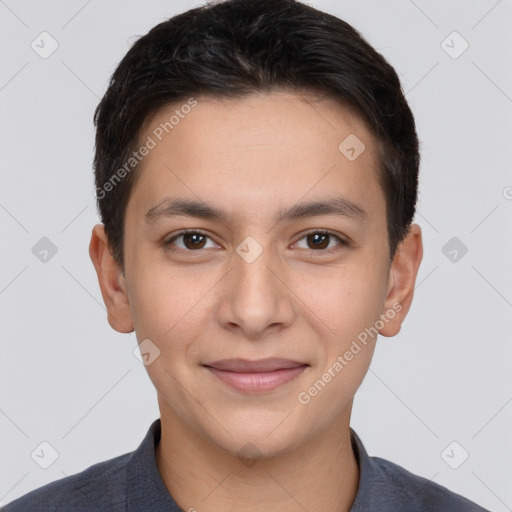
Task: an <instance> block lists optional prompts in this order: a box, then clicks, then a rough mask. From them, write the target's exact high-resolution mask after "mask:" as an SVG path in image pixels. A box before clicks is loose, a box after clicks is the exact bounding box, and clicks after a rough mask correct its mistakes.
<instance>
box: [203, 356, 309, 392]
mask: <svg viewBox="0 0 512 512" xmlns="http://www.w3.org/2000/svg"><path fill="white" fill-rule="evenodd" d="M203 366H204V367H205V368H206V369H207V370H208V371H210V372H211V373H212V374H213V375H215V376H216V377H217V378H218V379H220V380H221V381H222V382H224V383H225V384H228V385H229V386H231V387H232V388H235V389H236V390H238V391H243V392H253V393H258V392H260V393H261V392H266V391H272V390H274V389H277V388H278V387H280V386H282V385H284V384H286V383H287V382H290V381H291V380H293V379H295V378H296V377H297V376H299V375H300V374H301V373H302V372H303V371H304V370H305V369H306V368H308V367H309V365H308V364H306V363H301V362H298V361H292V360H290V359H282V358H268V359H259V360H255V361H251V360H248V359H222V360H219V361H214V362H212V363H208V364H204V365H203Z"/></svg>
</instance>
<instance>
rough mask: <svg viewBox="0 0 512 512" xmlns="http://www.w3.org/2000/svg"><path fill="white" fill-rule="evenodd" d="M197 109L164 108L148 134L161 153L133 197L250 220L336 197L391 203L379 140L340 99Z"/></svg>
mask: <svg viewBox="0 0 512 512" xmlns="http://www.w3.org/2000/svg"><path fill="white" fill-rule="evenodd" d="M194 102H195V105H194V106H193V107H190V106H187V105H191V104H193V103H191V102H190V101H187V100H184V101H183V102H182V103H175V104H173V105H169V106H166V107H165V108H162V109H161V110H160V111H158V112H157V113H156V115H155V116H154V117H153V118H152V119H151V120H150V122H149V123H147V124H146V127H145V129H144V130H143V131H142V132H141V137H140V140H141V141H142V143H144V141H148V140H149V139H151V140H152V141H153V144H152V145H154V147H153V148H152V149H151V151H149V152H148V154H147V156H145V157H144V158H143V160H142V161H141V163H140V164H139V169H138V171H137V172H139V173H140V176H139V178H138V179H137V182H136V185H135V187H134V190H133V191H132V196H133V195H135V196H136V199H137V203H140V205H142V204H143V205H144V206H146V207H148V208H149V207H152V206H154V204H155V203H157V202H158V201H161V200H162V199H163V198H164V197H165V196H166V195H172V196H176V195H185V196H187V197H188V198H191V199H195V200H202V199H205V198H208V203H209V204H211V203H212V202H213V203H215V202H217V205H218V206H219V207H220V206H222V207H223V208H224V209H227V208H229V207H230V206H232V208H234V209H236V208H238V209H242V210H244V211H246V212H248V211H250V206H251V205H256V203H259V207H258V210H259V211H260V212H259V213H261V209H262V208H263V204H264V205H265V206H264V208H267V207H270V206H271V205H275V207H276V208H281V209H282V208H283V207H284V206H285V205H288V204H289V203H290V202H297V201H299V199H301V198H304V199H314V198H315V195H316V196H319V195H320V196H325V195H326V193H328V192H331V191H332V192H336V191H338V192H340V193H341V194H342V195H350V196H351V198H352V199H353V201H352V202H354V203H357V202H360V203H361V202H368V200H369V199H373V203H379V202H380V203H382V202H383V196H382V191H381V189H380V186H379V180H378V171H377V166H378V158H377V151H376V149H377V148H376V144H375V140H374V138H373V136H372V135H371V134H370V132H369V131H368V130H367V129H366V127H365V125H364V123H363V122H362V121H361V120H360V118H359V117H358V116H356V115H355V114H354V113H353V112H352V111H350V110H349V109H347V108H345V107H343V106H341V105H340V104H339V103H337V102H335V101H334V100H331V99H322V100H319V99H318V98H316V97H313V96H305V95H298V94H291V93H277V92H274V93H271V94H254V95H251V96H247V97H244V98H242V99H236V100H234V99H219V98H211V97H197V98H195V99H194ZM170 192H172V193H170ZM370 202H371V201H370ZM381 206H382V204H373V205H372V204H370V205H368V207H369V209H370V210H371V209H372V208H377V209H379V208H380V207H381ZM264 208H263V209H264ZM370 213H371V212H370Z"/></svg>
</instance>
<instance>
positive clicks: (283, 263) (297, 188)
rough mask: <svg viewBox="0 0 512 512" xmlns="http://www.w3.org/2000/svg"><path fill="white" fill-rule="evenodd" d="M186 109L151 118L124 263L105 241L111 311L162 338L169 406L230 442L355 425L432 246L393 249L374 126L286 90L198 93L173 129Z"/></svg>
mask: <svg viewBox="0 0 512 512" xmlns="http://www.w3.org/2000/svg"><path fill="white" fill-rule="evenodd" d="M178 108H179V105H178ZM175 109H176V105H173V106H172V108H171V107H169V108H168V109H165V110H162V111H160V112H159V113H158V114H157V115H156V116H155V117H154V118H153V119H152V120H151V122H150V123H149V125H148V127H147V130H146V131H145V132H144V133H142V134H141V140H143V141H146V140H147V137H148V136H150V137H151V138H152V139H153V140H154V141H155V142H156V145H155V147H154V148H152V149H151V150H150V151H149V153H148V154H147V156H145V157H144V159H143V161H142V162H141V165H142V167H141V169H140V172H141V174H140V176H139V178H138V180H137V182H136V184H135V186H134V188H133V190H132V192H131V196H130V199H129V202H128V206H127V210H126V216H125V240H124V254H125V273H124V275H123V274H121V272H120V271H119V269H117V268H116V267H115V266H114V265H113V263H112V262H110V265H107V264H106V263H104V266H105V267H107V266H108V268H109V269H110V270H109V271H104V272H102V271H101V270H100V268H101V263H100V262H99V260H100V258H99V257H98V256H97V253H98V252H97V251H96V263H95V265H96V267H97V270H99V272H98V273H99V275H100V284H101V285H102V292H103V295H104V298H105V302H106V303H107V307H108V310H109V315H110V321H111V325H113V326H116V325H117V327H116V328H117V329H118V330H122V331H125V332H126V331H129V330H130V329H131V327H132V326H133V327H134V328H135V331H136V335H137V339H138V341H139V343H141V342H144V343H145V345H143V346H145V347H150V350H149V353H150V355H149V356H147V357H149V358H151V361H149V360H148V362H150V364H148V365H147V370H148V373H149V376H150V378H151V380H152V382H153V383H154V385H155V387H156V389H157V392H158V399H159V405H160V408H161V415H162V418H164V417H165V418H166V419H167V421H168V422H173V423H174V424H176V425H178V424H179V425H181V426H182V427H184V428H186V429H189V431H191V432H194V435H197V436H200V437H201V438H202V439H204V440H207V441H209V442H211V443H214V444H215V445H217V446H219V447H222V448H224V449H226V450H228V451H230V452H232V453H236V452H238V450H239V449H240V447H241V446H243V445H245V443H247V442H252V443H253V444H255V445H256V446H257V447H258V449H259V450H260V451H261V452H262V453H263V454H266V455H272V454H278V453H280V452H284V451H286V450H290V449H292V448H293V447H297V446H300V445H301V444H303V443H306V442H308V441H310V440H311V439H312V438H314V437H315V436H319V435H321V434H326V433H328V432H330V431H334V430H335V429H338V428H339V426H340V425H348V421H349V417H350V410H351V404H352V398H353V396H354V394H355V392H356V390H357V388H358V387H359V385H360V383H361V381H362V379H363V377H364V375H365V374H366V371H367V369H368V366H369V364H370V360H371V357H372V354H373V350H374V346H375V341H376V336H375V333H376V332H377V331H380V332H381V334H384V335H393V334H395V333H396V332H398V330H399V329H400V323H401V321H402V319H403V317H404V316H405V314H406V310H407V309H408V304H409V301H410V298H411V295H412V288H413V286H412V284H413V281H414V278H415V275H416V271H417V267H418V265H419V259H421V254H420V253H421V247H420V246H418V243H416V245H414V247H413V248H412V249H409V250H407V247H408V246H407V245H404V247H405V248H402V249H400V248H399V250H398V252H397V256H396V258H395V260H394V263H393V264H391V265H390V261H389V245H388V235H387V229H386V203H385V197H384V195H383V192H382V190H381V188H380V186H379V181H378V174H377V156H376V149H375V148H376V146H375V141H374V139H373V137H372V136H371V135H370V133H369V132H368V131H367V130H366V129H365V127H364V125H363V124H362V123H361V122H360V121H359V119H358V118H357V117H356V116H354V115H353V114H351V113H350V112H349V111H348V110H346V109H345V108H343V107H341V106H340V105H338V104H337V103H335V102H333V101H332V100H325V99H324V100H322V101H318V100H315V99H314V98H309V101H305V99H304V98H303V97H300V96H298V95H293V94H286V93H272V94H268V95H266V94H258V95H253V96H249V97H246V98H245V99H243V100H236V101H235V100H229V101H228V100H222V101H221V100H219V99H212V98H201V97H199V98H197V106H195V107H194V108H193V109H190V112H189V113H188V114H187V115H186V116H183V117H181V116H180V121H179V123H178V124H176V125H174V127H173V128H172V131H169V133H168V134H167V133H165V132H164V133H163V136H162V135H160V138H161V140H159V138H158V137H156V136H155V133H160V132H161V129H160V131H158V128H159V127H161V126H162V123H165V122H166V121H168V120H169V118H170V116H171V115H172V114H173V112H174V111H175ZM187 110H189V109H187ZM155 130H156V131H155ZM347 137H350V138H349V139H347ZM355 137H357V138H355ZM345 139H347V140H346V142H343V141H345ZM340 144H341V146H340ZM363 144H364V146H363ZM95 229H99V227H97V228H95ZM184 230H186V233H184ZM97 235H98V237H99V238H100V237H101V236H100V235H99V232H98V233H97ZM94 236H95V235H94V234H93V238H94ZM418 236H419V235H418V233H416V236H415V240H416V241H417V240H418ZM92 246H93V242H92V243H91V247H92ZM91 251H92V252H94V251H93V250H92V249H91ZM91 255H92V253H91ZM107 258H108V255H106V254H104V256H103V261H104V262H105V261H106V259H107ZM94 259H95V258H94V257H93V260H94ZM404 262H405V263H404ZM411 280H412V283H411ZM114 281H115V282H116V283H117V284H115V285H112V283H113V282H114ZM109 282H110V285H109ZM109 286H110V289H109ZM113 318H116V319H117V320H116V321H115V322H114V321H113ZM121 325H123V326H124V327H120V326H121ZM144 340H146V341H144ZM148 340H149V341H148ZM143 352H144V350H143Z"/></svg>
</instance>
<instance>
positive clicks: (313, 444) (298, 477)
mask: <svg viewBox="0 0 512 512" xmlns="http://www.w3.org/2000/svg"><path fill="white" fill-rule="evenodd" d="M349 419H350V411H349V413H348V417H344V418H340V419H339V420H338V421H336V422H335V424H333V425H332V428H330V429H329V431H328V432H324V433H322V434H319V435H318V436H316V437H315V438H314V439H311V440H308V441H307V442H304V443H303V444H302V445H301V446H299V447H297V448H295V449H292V450H288V451H287V452H286V453H284V454H281V455H276V456H274V457H269V458H262V459H260V460H256V459H254V460H252V461H251V460H249V461H247V463H246V464H243V463H241V460H240V458H239V457H237V455H236V454H232V453H230V452H227V451H226V450H224V449H223V448H221V447H219V446H217V445H215V444H213V443H212V442H211V441H210V440H208V439H206V438H205V437H204V436H201V435H200V434H198V433H196V432H193V431H192V430H191V429H190V428H189V427H187V426H186V425H184V424H183V423H182V422H181V421H178V420H177V418H176V417H173V416H172V415H170V414H162V415H161V426H162V433H161V439H160V443H159V445H158V446H157V449H156V462H157V466H158V470H159V473H160V476H161V478H162V480H163V482H164V484H165V486H166V488H167V490H168V491H169V493H170V494H171V496H172V497H173V499H174V501H176V503H177V504H178V505H179V506H180V507H181V508H182V509H183V510H186V511H190V512H194V511H201V512H213V511H218V510H222V511H225V512H231V511H239V510H244V511H245V512H263V511H268V510H272V511H275V512H292V511H293V512H297V511H303V510H322V511H323V512H348V511H349V510H350V506H351V505H352V503H353V501H354V498H355V495H356V493H357V487H358V483H359V467H358V464H357V460H356V458H355V455H354V452H353V450H352V446H351V443H350V430H349Z"/></svg>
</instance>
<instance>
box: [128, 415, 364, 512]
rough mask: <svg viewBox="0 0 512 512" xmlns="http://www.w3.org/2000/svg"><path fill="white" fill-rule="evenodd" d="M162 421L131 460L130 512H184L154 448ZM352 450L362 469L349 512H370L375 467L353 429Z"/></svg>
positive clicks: (129, 466)
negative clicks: (165, 480) (157, 459)
mask: <svg viewBox="0 0 512 512" xmlns="http://www.w3.org/2000/svg"><path fill="white" fill-rule="evenodd" d="M160 434H161V424H160V419H157V420H155V421H154V422H153V423H152V424H151V426H150V428H149V430H148V432H147V434H146V437H145V438H144V440H143V441H142V443H141V444H140V446H139V447H138V448H137V450H135V451H134V452H133V453H132V455H131V456H130V458H129V460H128V464H127V468H126V470H127V477H126V501H127V508H126V510H127V512H146V511H148V510H151V511H152V512H160V511H162V512H164V511H165V512H182V509H180V507H178V505H177V504H176V503H175V501H174V500H173V499H172V497H171V495H170V494H169V492H168V491H167V488H166V487H165V484H164V482H163V480H162V478H161V476H160V473H159V472H158V466H157V464H156V458H155V448H156V446H157V445H158V443H159V442H160ZM350 441H351V444H352V449H353V451H354V455H355V457H356V460H357V463H358V465H359V484H358V488H357V493H356V497H355V499H354V502H353V504H352V507H351V508H350V512H363V511H365V512H367V511H369V510H371V509H370V506H371V503H370V501H371V483H372V473H373V472H374V467H373V463H372V460H371V458H370V457H369V456H368V453H367V452H366V449H365V448H364V446H363V443H362V441H361V439H360V438H359V436H358V435H357V434H356V432H355V431H354V430H352V428H351V429H350Z"/></svg>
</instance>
